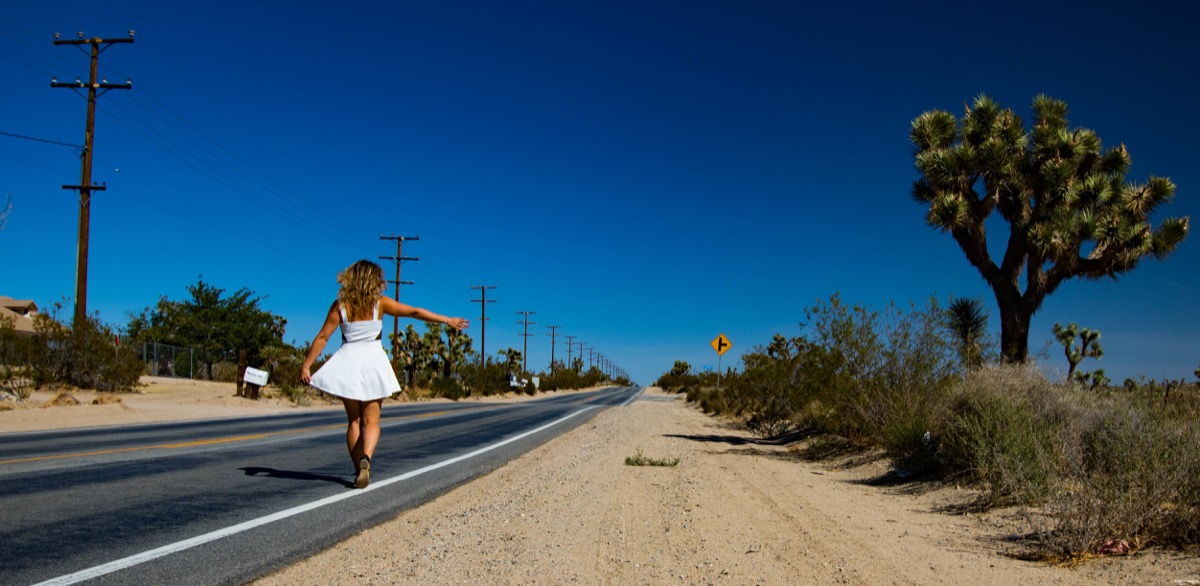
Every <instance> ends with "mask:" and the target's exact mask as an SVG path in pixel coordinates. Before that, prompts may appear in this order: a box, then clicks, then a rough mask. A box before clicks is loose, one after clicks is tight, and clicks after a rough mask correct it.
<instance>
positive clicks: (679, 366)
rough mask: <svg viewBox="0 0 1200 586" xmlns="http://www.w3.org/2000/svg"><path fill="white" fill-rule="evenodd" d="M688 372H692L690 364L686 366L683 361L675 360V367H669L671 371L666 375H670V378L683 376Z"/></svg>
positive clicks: (685, 362)
mask: <svg viewBox="0 0 1200 586" xmlns="http://www.w3.org/2000/svg"><path fill="white" fill-rule="evenodd" d="M690 372H692V365H691V364H688V363H687V361H685V360H676V361H675V365H674V366H672V367H671V371H670V372H669V373H668V374H671V375H672V376H683V375H685V374H688V373H690Z"/></svg>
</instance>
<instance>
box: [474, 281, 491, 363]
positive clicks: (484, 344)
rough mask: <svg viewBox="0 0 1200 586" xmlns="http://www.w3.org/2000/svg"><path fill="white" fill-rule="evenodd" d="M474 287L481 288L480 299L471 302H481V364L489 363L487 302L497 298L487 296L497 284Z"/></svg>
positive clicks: (475, 286) (475, 287)
mask: <svg viewBox="0 0 1200 586" xmlns="http://www.w3.org/2000/svg"><path fill="white" fill-rule="evenodd" d="M471 288H472V289H479V299H472V300H471V303H478V304H479V360H480V361H481V362H480V364H484V365H486V364H487V320H488V318H487V304H489V303H495V302H496V300H495V299H488V298H487V290H488V289H495V288H496V286H495V285H474V286H472V287H471Z"/></svg>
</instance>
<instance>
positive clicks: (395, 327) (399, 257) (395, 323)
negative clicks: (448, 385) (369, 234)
mask: <svg viewBox="0 0 1200 586" xmlns="http://www.w3.org/2000/svg"><path fill="white" fill-rule="evenodd" d="M379 239H380V240H395V241H396V256H381V257H379V259H380V260H394V261H396V278H395V279H392V280H389V281H388V282H389V283H394V284H395V285H396V301H400V285H412V284H413V282H412V281H401V280H400V263H401V262H402V261H406V260H414V261H415V260H421V259H419V258H417V257H415V256H404V255H403V254H402V253H401V251H402V250H403V249H404V241H405V240H420V239H421V237H420V236H384V235H383V234H380V235H379ZM399 339H400V317H399V316H392V364H400V362H399V360H400V344H399V343H398V341H399ZM405 372H407V371H405ZM405 382H406V383H411V381H405Z"/></svg>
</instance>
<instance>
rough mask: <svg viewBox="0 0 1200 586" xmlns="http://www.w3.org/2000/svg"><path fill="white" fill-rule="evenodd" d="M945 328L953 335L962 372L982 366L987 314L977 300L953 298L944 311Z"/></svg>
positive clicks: (981, 303)
mask: <svg viewBox="0 0 1200 586" xmlns="http://www.w3.org/2000/svg"><path fill="white" fill-rule="evenodd" d="M946 327H947V328H949V329H950V331H951V332H952V333H953V334H954V338H955V342H956V343H957V346H958V355H959V357H961V358H962V363H963V370H964V371H970V370H972V369H975V368H979V367H980V366H982V365H983V338H984V336H985V335H986V333H987V314H986V313H984V311H983V302H981V301H980V300H978V299H968V298H966V297H955V298H952V299H951V300H950V306H949V307H948V308H947V309H946Z"/></svg>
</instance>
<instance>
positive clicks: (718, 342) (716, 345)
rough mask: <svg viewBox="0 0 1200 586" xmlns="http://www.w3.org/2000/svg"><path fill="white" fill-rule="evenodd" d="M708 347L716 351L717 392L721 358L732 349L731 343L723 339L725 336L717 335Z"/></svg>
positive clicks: (719, 384)
mask: <svg viewBox="0 0 1200 586" xmlns="http://www.w3.org/2000/svg"><path fill="white" fill-rule="evenodd" d="M708 345H709V346H712V349H713V350H716V351H717V390H718V391H719V390H721V357H722V356H724V355H725V353H726V352H728V351H729V349H730V348H732V347H733V343H731V342H730V341H729V338H726V337H725V334H717V337H716V338H713V341H712V342H709V343H708Z"/></svg>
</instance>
